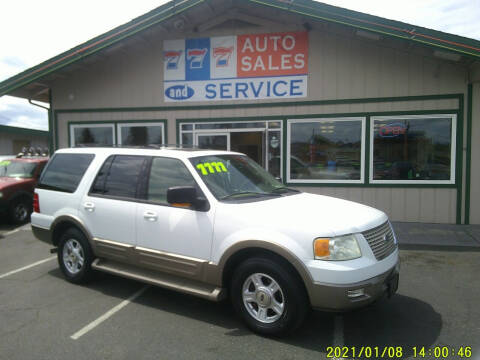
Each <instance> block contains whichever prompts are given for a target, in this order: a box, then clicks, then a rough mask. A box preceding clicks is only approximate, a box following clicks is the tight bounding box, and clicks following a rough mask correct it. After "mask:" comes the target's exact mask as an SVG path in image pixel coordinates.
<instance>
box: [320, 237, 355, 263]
mask: <svg viewBox="0 0 480 360" xmlns="http://www.w3.org/2000/svg"><path fill="white" fill-rule="evenodd" d="M313 253H314V255H315V259H316V260H352V259H357V258H359V257H361V256H362V252H361V251H360V247H359V246H358V242H357V239H356V238H355V236H354V235H344V236H338V237H334V238H316V239H315V240H314V241H313Z"/></svg>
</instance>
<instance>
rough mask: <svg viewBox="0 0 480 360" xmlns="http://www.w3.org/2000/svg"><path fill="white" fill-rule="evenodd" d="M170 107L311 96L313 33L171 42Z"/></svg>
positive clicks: (167, 61)
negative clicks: (207, 102)
mask: <svg viewBox="0 0 480 360" xmlns="http://www.w3.org/2000/svg"><path fill="white" fill-rule="evenodd" d="M163 51H164V53H163V54H164V67H163V75H164V100H165V101H166V102H186V101H218V100H255V99H279V98H282V99H285V98H301V97H306V96H307V75H308V33H307V32H285V33H271V34H249V35H235V36H219V37H210V38H196V39H181V40H165V41H164V43H163Z"/></svg>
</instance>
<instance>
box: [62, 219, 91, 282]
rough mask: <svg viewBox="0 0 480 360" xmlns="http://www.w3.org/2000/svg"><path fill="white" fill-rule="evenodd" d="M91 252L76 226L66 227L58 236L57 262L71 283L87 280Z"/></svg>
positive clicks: (89, 276)
mask: <svg viewBox="0 0 480 360" xmlns="http://www.w3.org/2000/svg"><path fill="white" fill-rule="evenodd" d="M92 261H93V253H92V250H91V248H90V244H89V243H88V240H87V239H86V238H85V235H83V233H82V232H81V231H80V230H78V229H76V228H69V229H67V230H66V231H65V232H64V233H63V234H62V235H61V237H60V241H59V246H58V264H59V265H60V269H61V270H62V272H63V275H64V276H65V278H66V279H67V280H68V281H70V282H72V283H76V284H79V283H83V282H86V281H88V280H89V279H90V278H91V275H92V272H93V270H92V268H91V265H92Z"/></svg>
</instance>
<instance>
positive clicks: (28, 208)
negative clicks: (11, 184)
mask: <svg viewBox="0 0 480 360" xmlns="http://www.w3.org/2000/svg"><path fill="white" fill-rule="evenodd" d="M31 213H32V205H31V201H30V200H29V199H27V198H20V199H17V200H14V201H13V202H12V204H11V205H10V209H9V218H10V222H11V223H13V224H23V223H26V222H27V221H28V219H29V217H30V214H31Z"/></svg>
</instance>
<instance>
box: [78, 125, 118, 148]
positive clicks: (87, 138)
mask: <svg viewBox="0 0 480 360" xmlns="http://www.w3.org/2000/svg"><path fill="white" fill-rule="evenodd" d="M73 139H74V146H80V145H112V144H113V127H112V126H110V125H106V126H91V127H86V126H74V127H73Z"/></svg>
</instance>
